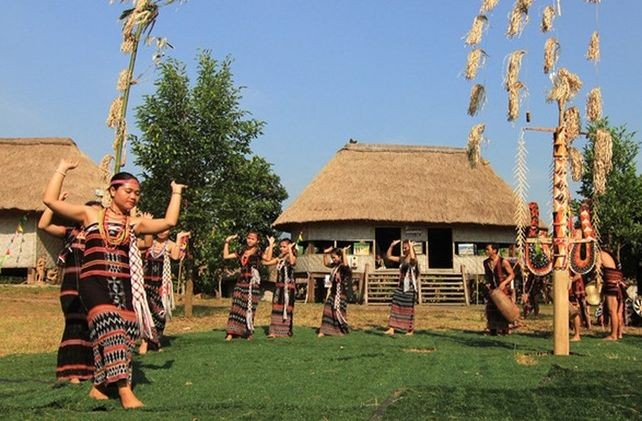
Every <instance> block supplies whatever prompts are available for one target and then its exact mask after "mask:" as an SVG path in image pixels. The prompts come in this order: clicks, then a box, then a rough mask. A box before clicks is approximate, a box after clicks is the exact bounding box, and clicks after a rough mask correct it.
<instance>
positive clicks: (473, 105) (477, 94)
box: [468, 83, 486, 116]
mask: <svg viewBox="0 0 642 421" xmlns="http://www.w3.org/2000/svg"><path fill="white" fill-rule="evenodd" d="M485 102H486V89H485V88H484V85H480V84H479V83H477V84H475V86H473V88H472V89H471V90H470V102H469V103H468V115H470V116H474V115H477V113H478V112H479V111H481V109H482V108H483V107H484V103H485Z"/></svg>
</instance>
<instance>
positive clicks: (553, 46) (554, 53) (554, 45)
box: [544, 37, 560, 74]
mask: <svg viewBox="0 0 642 421" xmlns="http://www.w3.org/2000/svg"><path fill="white" fill-rule="evenodd" d="M559 55H560V43H559V42H557V39H556V38H554V37H550V38H549V39H547V40H546V43H545V44H544V73H546V74H548V73H550V72H551V70H552V69H553V67H554V66H555V63H557V59H558V58H559Z"/></svg>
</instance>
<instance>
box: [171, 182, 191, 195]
mask: <svg viewBox="0 0 642 421" xmlns="http://www.w3.org/2000/svg"><path fill="white" fill-rule="evenodd" d="M170 185H171V186H172V193H176V194H181V193H182V192H183V189H186V188H187V185H186V184H179V183H177V182H176V181H175V180H172V182H171V183H170Z"/></svg>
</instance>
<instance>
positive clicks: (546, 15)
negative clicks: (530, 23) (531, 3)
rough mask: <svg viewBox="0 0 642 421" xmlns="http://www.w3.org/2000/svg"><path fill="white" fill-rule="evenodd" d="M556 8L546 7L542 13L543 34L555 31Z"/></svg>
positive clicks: (541, 27)
mask: <svg viewBox="0 0 642 421" xmlns="http://www.w3.org/2000/svg"><path fill="white" fill-rule="evenodd" d="M555 15H556V13H555V8H554V7H553V6H550V5H549V6H546V7H545V8H544V12H542V24H541V26H540V29H541V30H542V32H549V31H550V30H551V29H553V20H554V19H555Z"/></svg>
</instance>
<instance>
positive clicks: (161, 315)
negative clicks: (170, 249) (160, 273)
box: [145, 279, 166, 349]
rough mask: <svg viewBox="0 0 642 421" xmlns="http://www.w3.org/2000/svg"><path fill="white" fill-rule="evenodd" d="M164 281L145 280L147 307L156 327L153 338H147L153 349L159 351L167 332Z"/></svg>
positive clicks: (153, 328)
mask: <svg viewBox="0 0 642 421" xmlns="http://www.w3.org/2000/svg"><path fill="white" fill-rule="evenodd" d="M162 285H163V281H162V280H151V279H145V295H146V296H147V305H148V306H149V311H150V312H151V313H152V320H153V321H154V327H152V337H151V338H147V341H148V342H149V344H150V345H151V348H152V349H158V348H160V346H161V343H160V340H161V337H162V336H163V332H164V331H165V323H166V320H165V308H164V307H163V297H162V295H161V293H162V289H161V288H162Z"/></svg>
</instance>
